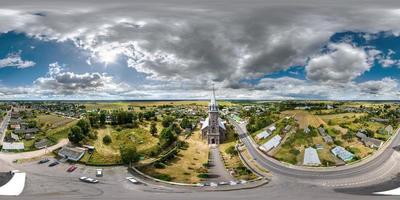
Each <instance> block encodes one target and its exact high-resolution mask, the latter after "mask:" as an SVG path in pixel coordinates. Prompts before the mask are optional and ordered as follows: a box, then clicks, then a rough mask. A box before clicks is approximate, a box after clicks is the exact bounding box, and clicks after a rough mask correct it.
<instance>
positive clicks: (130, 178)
mask: <svg viewBox="0 0 400 200" xmlns="http://www.w3.org/2000/svg"><path fill="white" fill-rule="evenodd" d="M125 179H126V180H128V181H129V182H131V183H133V184H138V183H140V182H139V181H138V180H136V179H135V178H133V177H126V178H125Z"/></svg>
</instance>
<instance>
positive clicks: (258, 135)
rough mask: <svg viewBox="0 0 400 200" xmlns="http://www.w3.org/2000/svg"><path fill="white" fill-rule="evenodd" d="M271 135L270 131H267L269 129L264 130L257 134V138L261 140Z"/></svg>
mask: <svg viewBox="0 0 400 200" xmlns="http://www.w3.org/2000/svg"><path fill="white" fill-rule="evenodd" d="M270 135H271V134H270V133H269V132H267V131H262V132H261V133H259V134H257V135H256V138H257V139H259V140H261V139H264V138H267V137H268V136H270Z"/></svg>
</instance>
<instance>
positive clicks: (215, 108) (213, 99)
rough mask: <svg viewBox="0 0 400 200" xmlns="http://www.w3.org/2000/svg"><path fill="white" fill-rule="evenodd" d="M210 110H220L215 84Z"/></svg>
mask: <svg viewBox="0 0 400 200" xmlns="http://www.w3.org/2000/svg"><path fill="white" fill-rule="evenodd" d="M209 111H218V105H217V100H216V99H215V89H214V85H213V91H212V95H211V101H210V105H209Z"/></svg>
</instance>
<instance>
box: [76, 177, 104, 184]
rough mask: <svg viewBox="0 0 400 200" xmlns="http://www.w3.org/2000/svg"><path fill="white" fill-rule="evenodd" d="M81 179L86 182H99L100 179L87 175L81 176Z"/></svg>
mask: <svg viewBox="0 0 400 200" xmlns="http://www.w3.org/2000/svg"><path fill="white" fill-rule="evenodd" d="M79 180H80V181H83V182H86V183H98V182H99V180H96V179H93V178H89V177H86V176H82V177H80V178H79Z"/></svg>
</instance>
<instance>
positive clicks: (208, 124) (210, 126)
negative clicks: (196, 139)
mask: <svg viewBox="0 0 400 200" xmlns="http://www.w3.org/2000/svg"><path fill="white" fill-rule="evenodd" d="M201 131H202V136H203V138H206V139H207V142H208V144H220V143H222V142H223V140H224V139H225V125H224V123H223V122H222V119H221V118H219V116H218V104H217V100H216V98H215V90H214V87H213V92H212V95H211V100H210V103H209V104H208V117H207V119H206V120H205V121H204V122H203V126H202V128H201Z"/></svg>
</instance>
